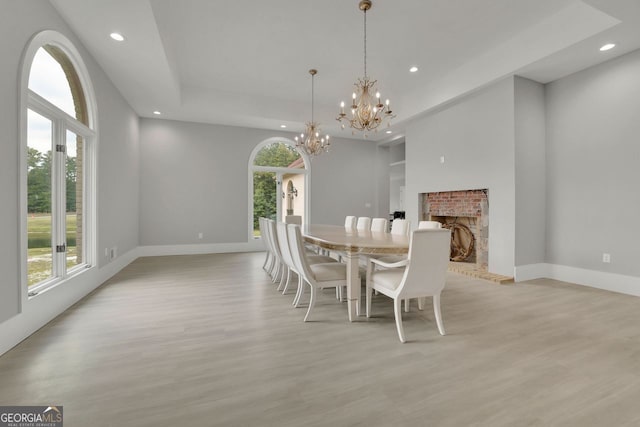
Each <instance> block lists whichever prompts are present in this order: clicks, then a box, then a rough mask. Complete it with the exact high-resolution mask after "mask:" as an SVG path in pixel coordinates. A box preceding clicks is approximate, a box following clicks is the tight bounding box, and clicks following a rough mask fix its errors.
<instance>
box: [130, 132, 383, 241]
mask: <svg viewBox="0 0 640 427" xmlns="http://www.w3.org/2000/svg"><path fill="white" fill-rule="evenodd" d="M140 129H141V132H140V138H141V157H140V174H141V175H140V176H141V179H140V183H141V196H140V242H141V245H180V244H198V243H236V242H247V240H248V229H247V226H248V223H249V213H248V197H247V191H248V185H249V183H248V164H249V157H250V155H251V152H252V151H253V149H254V148H255V147H256V145H258V144H259V143H260V142H262V141H265V140H267V139H269V138H273V137H285V138H289V139H292V138H293V134H291V133H288V132H278V131H268V130H260V129H248V128H240V127H232V126H221V125H208V124H197V123H187V122H177V121H171V120H158V119H141V128H140ZM382 173H386V170H384V171H382V170H381V165H380V163H379V160H378V156H377V147H376V145H375V143H372V142H368V141H353V140H345V139H340V138H333V139H332V147H331V151H330V152H329V153H328V154H323V155H321V156H319V157H317V158H315V159H313V160H312V166H311V202H310V203H311V211H312V218H311V220H312V222H314V223H325V224H343V223H344V217H345V215H368V216H374V215H377V213H378V212H377V210H378V201H377V197H378V196H377V194H378V184H379V181H380V180H381V179H380V176H381V174H382ZM367 204H370V207H366V205H367ZM385 215H386V213H385ZM199 232H203V233H204V238H203V239H202V240H198V239H197V235H198V233H199Z"/></svg>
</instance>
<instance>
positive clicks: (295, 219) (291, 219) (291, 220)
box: [284, 215, 302, 225]
mask: <svg viewBox="0 0 640 427" xmlns="http://www.w3.org/2000/svg"><path fill="white" fill-rule="evenodd" d="M284 222H286V223H287V224H298V225H302V216H300V215H287V216H285V217H284Z"/></svg>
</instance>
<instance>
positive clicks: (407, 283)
mask: <svg viewBox="0 0 640 427" xmlns="http://www.w3.org/2000/svg"><path fill="white" fill-rule="evenodd" d="M450 241H451V232H450V231H449V230H447V229H444V228H441V229H435V228H434V229H418V230H415V231H414V232H413V233H412V234H411V240H410V243H409V255H408V257H407V259H406V260H403V261H399V262H396V263H385V262H383V261H380V260H378V259H375V258H370V260H369V263H368V265H367V279H366V306H367V308H366V312H367V317H370V315H371V299H372V295H371V293H372V290H376V291H378V292H379V293H381V294H384V295H386V296H388V297H390V298H393V308H394V315H395V320H396V329H397V331H398V338H400V341H401V342H405V341H406V339H405V335H404V329H403V327H402V309H401V307H402V300H406V299H410V298H418V301H419V305H418V308H419V309H422V298H423V297H427V296H432V297H433V311H434V314H435V318H436V323H437V325H438V331H439V332H440V335H445V331H444V326H443V323H442V313H441V311H440V294H441V292H442V289H444V286H445V281H446V273H447V266H448V264H449V243H450ZM377 267H383V269H382V270H377V269H376V268H377Z"/></svg>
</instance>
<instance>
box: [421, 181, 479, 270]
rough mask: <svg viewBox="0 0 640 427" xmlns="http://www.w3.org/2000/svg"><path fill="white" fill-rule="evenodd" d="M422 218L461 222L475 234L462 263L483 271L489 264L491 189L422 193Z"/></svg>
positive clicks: (445, 222)
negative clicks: (471, 264) (469, 250)
mask: <svg viewBox="0 0 640 427" xmlns="http://www.w3.org/2000/svg"><path fill="white" fill-rule="evenodd" d="M420 198H421V202H420V216H419V217H420V219H421V220H422V221H427V220H430V221H439V222H441V223H443V224H454V223H455V224H462V226H464V227H466V228H468V230H470V231H471V234H472V235H473V250H472V251H471V253H470V254H469V256H468V257H467V258H466V259H464V260H463V261H462V262H467V263H474V264H476V268H477V269H478V270H480V271H487V270H488V265H489V191H488V190H487V189H479V190H463V191H440V192H434V193H423V194H421V195H420Z"/></svg>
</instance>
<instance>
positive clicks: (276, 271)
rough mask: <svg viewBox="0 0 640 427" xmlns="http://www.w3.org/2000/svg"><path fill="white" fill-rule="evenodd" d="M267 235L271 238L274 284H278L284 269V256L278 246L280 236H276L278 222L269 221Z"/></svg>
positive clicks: (272, 277) (271, 272)
mask: <svg viewBox="0 0 640 427" xmlns="http://www.w3.org/2000/svg"><path fill="white" fill-rule="evenodd" d="M266 229H267V235H268V236H269V246H270V247H271V253H272V254H273V259H274V265H273V268H272V269H271V271H270V274H271V279H272V282H274V283H275V282H277V281H278V280H279V279H280V276H281V274H282V273H284V268H283V267H282V254H281V253H280V247H279V244H278V236H277V234H276V222H275V221H274V220H272V219H267V228H266Z"/></svg>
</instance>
